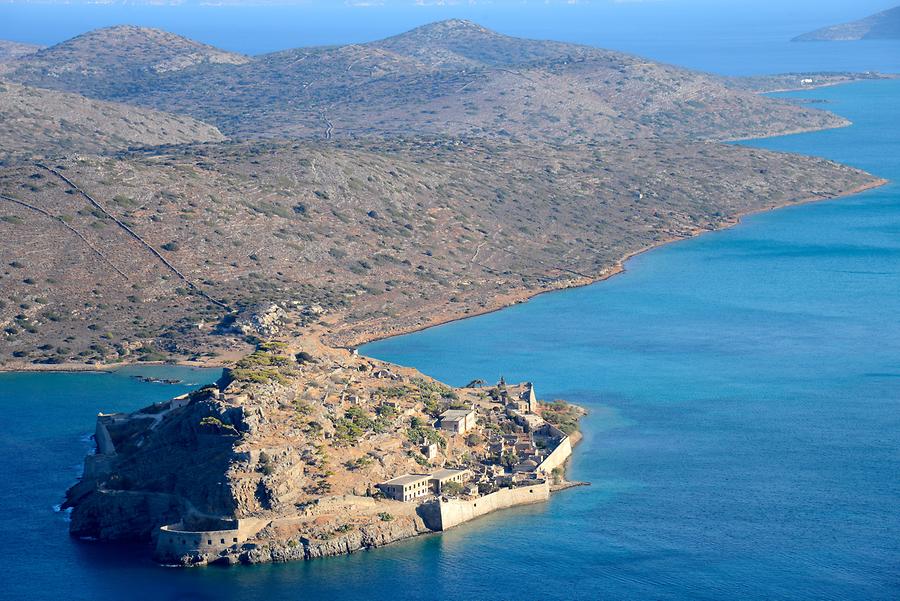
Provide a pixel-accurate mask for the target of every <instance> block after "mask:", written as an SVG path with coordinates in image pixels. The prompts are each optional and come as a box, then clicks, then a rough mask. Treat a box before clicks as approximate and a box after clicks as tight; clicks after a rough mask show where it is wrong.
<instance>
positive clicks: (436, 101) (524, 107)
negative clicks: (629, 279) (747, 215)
mask: <svg viewBox="0 0 900 601" xmlns="http://www.w3.org/2000/svg"><path fill="white" fill-rule="evenodd" d="M8 76H9V77H10V78H12V79H14V80H16V81H19V82H22V83H27V84H29V85H35V86H41V87H49V88H54V89H61V90H67V91H73V92H77V93H80V94H84V95H87V96H91V97H94V98H101V99H105V100H117V101H123V102H128V103H134V104H139V105H143V106H149V107H153V108H156V109H159V110H164V111H168V112H176V113H181V114H187V115H191V116H194V117H196V118H199V119H202V120H204V121H207V122H209V123H213V124H215V125H216V126H218V127H219V128H220V129H221V130H222V131H223V132H225V133H226V134H228V135H234V136H239V137H260V136H262V137H267V138H273V137H274V138H285V137H306V138H309V137H317V138H330V137H348V136H358V135H390V136H396V135H410V134H437V135H449V136H459V135H478V136H483V137H494V138H496V137H499V138H506V139H509V140H520V141H532V142H533V141H544V142H547V141H551V142H555V143H560V142H565V143H573V142H589V141H598V140H608V139H611V138H615V139H630V138H634V137H652V136H666V137H672V136H675V137H683V138H691V139H698V138H700V139H732V138H743V137H751V136H757V135H767V134H775V133H783V132H786V131H796V130H798V129H803V128H818V127H829V126H835V125H840V124H843V123H845V122H844V121H842V120H840V119H838V118H837V117H835V116H833V115H830V114H828V113H824V112H820V111H813V110H809V109H807V108H803V107H799V106H796V105H793V104H790V103H787V102H782V101H777V100H773V99H769V98H763V97H760V96H758V95H756V94H752V93H749V92H746V91H743V90H738V89H735V88H732V87H729V86H728V85H727V82H725V81H724V80H722V79H720V78H717V77H713V76H709V75H705V74H701V73H697V72H693V71H689V70H686V69H681V68H677V67H673V66H668V65H662V64H659V63H654V62H651V61H647V60H644V59H641V58H638V57H634V56H629V55H625V54H621V53H617V52H610V51H605V50H600V49H597V48H592V47H588V46H579V45H574V44H564V43H560V42H548V41H538V40H524V39H518V38H513V37H509V36H504V35H501V34H499V33H496V32H492V31H490V30H487V29H485V28H483V27H480V26H478V25H476V24H474V23H471V22H468V21H460V20H452V21H444V22H440V23H436V24H432V25H426V26H424V27H420V28H418V29H415V30H413V31H410V32H407V33H405V34H402V35H399V36H396V37H392V38H388V39H386V40H381V41H377V42H373V43H368V44H352V45H348V46H340V47H327V48H299V49H295V50H287V51H283V52H277V53H273V54H268V55H265V56H259V57H253V58H247V57H241V56H237V55H233V54H229V53H226V52H223V51H218V50H215V49H212V48H209V47H206V46H202V45H200V44H197V43H196V42H191V41H188V40H185V39H184V38H180V37H178V36H174V35H171V34H165V33H163V32H158V31H155V30H146V29H141V28H133V27H125V28H122V27H120V28H112V29H103V30H98V31H94V32H90V33H88V34H85V35H83V36H79V37H77V38H74V39H72V40H69V41H67V42H63V43H62V44H59V45H57V46H53V47H51V48H47V49H45V50H42V51H40V52H38V53H36V54H34V55H33V56H30V57H26V58H24V59H22V60H21V61H19V62H18V63H17V67H16V69H14V70H13V71H12V72H11V73H10V74H9V75H8Z"/></svg>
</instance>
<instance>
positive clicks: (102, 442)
mask: <svg viewBox="0 0 900 601" xmlns="http://www.w3.org/2000/svg"><path fill="white" fill-rule="evenodd" d="M107 419H109V418H108V417H106V416H103V415H98V416H97V426H96V427H95V428H94V441H95V442H96V443H97V453H99V454H100V455H112V454H113V453H115V452H116V446H115V445H114V444H113V441H112V437H111V436H110V435H109V430H108V429H107V428H106V420H107Z"/></svg>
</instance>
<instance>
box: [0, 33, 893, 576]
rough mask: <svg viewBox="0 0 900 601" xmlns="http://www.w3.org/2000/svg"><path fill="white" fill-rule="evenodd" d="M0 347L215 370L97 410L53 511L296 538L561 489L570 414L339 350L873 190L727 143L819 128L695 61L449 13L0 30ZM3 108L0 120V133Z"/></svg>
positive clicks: (517, 393)
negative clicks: (59, 33)
mask: <svg viewBox="0 0 900 601" xmlns="http://www.w3.org/2000/svg"><path fill="white" fill-rule="evenodd" d="M0 76H2V81H0V112H2V113H4V115H6V116H7V117H8V118H5V119H4V120H2V122H0V208H2V214H0V255H2V256H3V257H7V258H5V259H4V263H5V265H3V266H2V268H0V369H3V370H19V369H29V370H30V369H52V370H56V369H98V368H102V369H105V368H109V367H111V366H114V365H120V364H124V363H138V362H161V361H169V362H181V363H189V364H192V365H216V366H228V369H227V370H226V371H225V374H224V376H223V378H222V380H221V381H220V382H218V383H217V384H216V385H215V386H211V387H207V388H204V389H201V390H198V391H195V392H194V393H192V394H190V395H187V396H185V397H180V398H176V399H172V400H170V401H168V402H164V403H159V404H156V405H151V406H149V407H146V408H144V409H141V410H139V411H136V412H134V413H131V414H128V415H123V414H101V415H100V416H98V419H97V425H96V434H95V438H96V452H95V453H93V454H91V455H90V456H88V457H87V459H86V461H85V470H84V475H83V477H82V479H81V480H80V481H79V482H78V483H77V484H75V485H74V486H73V487H72V488H71V489H70V490H69V491H68V493H67V499H66V503H65V506H66V507H68V508H70V509H71V510H72V514H71V517H72V520H71V524H70V528H71V532H72V534H73V535H75V536H78V537H89V538H95V539H98V540H104V541H144V542H147V543H151V542H152V543H153V544H154V545H155V549H156V556H157V559H159V560H160V561H162V562H164V563H168V564H177V565H201V564H209V563H227V564H232V563H257V562H268V561H287V560H294V559H308V558H313V557H321V556H327V555H338V554H343V553H349V552H353V551H356V550H358V549H365V548H371V547H377V546H381V545H384V544H387V543H390V542H393V541H397V540H401V539H404V538H409V537H412V536H416V535H420V534H425V533H431V532H436V531H441V530H444V529H447V528H451V527H453V526H455V525H457V524H460V523H462V522H465V521H467V520H470V519H473V518H475V517H477V516H479V515H483V514H484V513H487V512H490V511H493V510H495V509H500V508H503V507H510V506H513V505H519V504H522V503H532V502H538V501H542V500H545V499H547V497H548V495H549V494H550V492H551V491H553V490H556V489H559V488H561V487H565V486H568V485H569V483H567V482H566V481H565V474H564V473H563V469H564V464H565V461H566V458H567V457H568V456H569V454H570V453H571V448H572V446H573V445H574V444H575V442H577V440H578V436H579V435H578V420H579V418H580V416H581V415H582V413H583V412H582V411H581V410H580V409H579V408H577V407H574V406H571V405H568V404H566V403H562V402H553V403H542V402H540V401H538V400H537V396H536V394H535V389H534V387H533V386H531V385H529V384H521V385H515V386H508V385H506V383H504V382H502V381H501V382H498V383H497V384H496V385H491V386H488V385H485V384H484V383H482V382H478V381H473V382H472V383H470V385H469V386H466V387H463V388H458V389H453V388H450V387H448V386H445V385H443V384H441V383H439V382H436V381H434V380H432V379H430V378H427V377H425V376H423V375H422V374H420V373H418V372H416V371H415V370H412V369H406V368H402V367H397V366H393V365H389V364H386V363H381V362H378V361H374V360H372V359H368V358H364V357H360V356H358V355H357V354H354V353H353V352H352V351H348V350H347V347H348V346H352V345H359V344H362V343H364V342H368V341H371V340H374V339H377V338H381V337H384V336H392V335H397V334H400V333H405V332H410V331H414V330H418V329H421V328H424V327H428V326H430V325H435V324H438V323H444V322H447V321H450V320H454V319H461V318H464V317H469V316H473V315H477V314H482V313H485V312H488V311H493V310H496V309H499V308H502V307H505V306H509V305H511V304H513V303H517V302H521V301H524V300H525V299H527V298H530V297H532V296H534V295H536V294H540V293H543V292H547V291H550V290H559V289H563V288H570V287H574V286H581V285H585V284H588V283H590V282H594V281H597V280H599V279H603V278H606V277H610V276H612V275H614V274H615V273H619V272H620V271H621V270H622V262H623V260H624V259H625V258H628V257H631V256H634V255H635V254H637V253H639V252H643V251H645V250H647V249H649V248H653V247H656V246H659V245H661V244H665V243H667V242H672V241H676V240H682V239H685V238H688V237H691V236H695V235H699V234H701V233H703V232H708V231H713V230H717V229H721V228H725V227H730V226H731V225H734V224H735V223H737V221H738V220H739V219H740V217H741V216H742V215H746V214H748V213H752V212H757V211H764V210H769V209H772V208H775V207H780V206H785V205H790V204H796V203H799V202H810V201H815V200H823V199H828V198H835V197H837V196H841V195H846V194H851V193H856V192H859V191H861V190H865V189H868V188H871V187H874V186H878V185H881V184H883V183H885V182H884V180H880V179H878V178H875V177H874V176H872V175H870V174H868V173H865V172H862V171H860V170H858V169H853V168H850V167H846V166H842V165H838V164H836V163H833V162H831V161H826V160H824V159H817V158H812V157H802V156H798V155H789V154H781V153H774V152H769V151H766V150H760V149H754V148H746V147H742V146H739V145H734V144H726V143H724V142H725V141H733V140H737V139H748V138H758V137H764V136H772V135H784V134H788V133H796V132H800V131H814V130H821V129H827V128H834V127H843V126H846V125H848V123H849V122H848V121H847V120H845V119H843V118H841V117H838V116H837V115H834V114H831V113H827V112H824V111H820V110H815V109H812V108H809V107H807V106H801V105H798V104H796V103H794V102H791V101H788V100H784V99H775V98H770V97H764V96H760V95H759V92H762V91H771V90H773V89H792V88H800V89H805V88H809V87H816V86H820V85H833V84H836V83H841V82H844V81H849V80H853V79H859V78H876V77H881V75H878V74H865V75H862V76H861V75H859V74H846V73H844V74H842V73H831V74H807V73H804V74H786V75H779V76H769V77H755V78H723V77H718V76H712V75H708V74H703V73H697V72H693V71H690V70H686V69H682V68H678V67H674V66H670V65H663V64H659V63H654V62H652V61H649V60H647V59H644V58H641V57H635V56H630V55H625V54H621V53H618V52H613V51H608V50H603V49H598V48H592V47H588V46H578V45H573V44H565V43H559V42H553V41H542V40H525V39H519V38H514V37H510V36H506V35H503V34H500V33H497V32H494V31H491V30H488V29H486V28H484V27H481V26H480V25H478V24H476V23H472V22H469V21H461V20H449V21H442V22H438V23H432V24H428V25H425V26H422V27H419V28H416V29H414V30H412V31H409V32H406V33H403V34H399V35H396V36H392V37H390V38H386V39H383V40H377V41H374V42H369V43H365V44H349V45H345V46H339V47H318V48H296V49H289V50H284V51H281V52H275V53H271V54H266V55H261V56H254V57H250V56H243V55H239V54H235V53H232V52H228V51H225V50H221V49H217V48H213V47H211V46H208V45H205V44H202V43H199V42H196V41H194V40H189V39H187V38H183V37H181V36H177V35H175V34H171V33H168V32H164V31H160V30H155V29H148V28H144V27H135V26H116V27H110V28H104V29H100V30H95V31H91V32H86V33H84V34H82V35H79V36H76V37H75V38H72V39H70V40H66V41H63V42H60V43H59V44H55V45H54V46H51V47H49V48H44V49H37V48H30V47H29V48H23V47H20V46H16V45H11V44H6V45H2V44H0ZM3 125H6V126H7V127H5V128H4V127H2V126H3Z"/></svg>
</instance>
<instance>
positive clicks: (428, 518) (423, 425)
mask: <svg viewBox="0 0 900 601" xmlns="http://www.w3.org/2000/svg"><path fill="white" fill-rule="evenodd" d="M582 414H583V411H582V410H581V409H580V408H578V407H576V406H573V405H569V404H567V403H564V402H562V401H556V402H552V403H546V402H541V401H539V400H538V398H537V395H536V392H535V387H534V385H533V384H531V383H524V384H518V385H507V384H506V383H505V382H504V381H503V380H502V378H501V381H500V382H498V383H497V384H496V385H493V386H488V385H486V384H485V383H484V382H482V381H480V380H476V381H473V382H471V383H469V384H468V385H467V386H466V387H463V388H456V389H454V388H450V387H448V386H445V385H443V384H441V383H439V382H437V381H435V380H432V379H430V378H427V377H425V376H423V375H422V374H420V373H418V372H416V371H415V370H413V369H408V368H402V367H398V366H395V365H390V364H387V363H382V362H379V361H376V360H373V359H369V358H365V357H361V356H359V355H358V354H357V353H356V352H355V351H347V350H345V349H330V348H328V347H325V346H323V345H319V344H316V343H315V341H310V340H303V341H293V342H290V343H289V342H284V341H269V342H266V343H262V344H260V345H259V348H258V349H257V350H256V351H255V352H254V353H252V354H251V355H249V356H248V357H246V358H245V359H242V360H241V361H239V362H238V363H237V364H236V365H235V367H234V368H232V369H229V370H226V372H225V374H224V375H223V377H222V379H221V380H220V381H219V382H218V383H216V384H214V385H211V386H207V387H205V388H202V389H200V390H197V391H195V392H193V393H191V394H187V395H183V396H179V397H176V398H174V399H171V400H169V401H166V402H162V403H157V404H154V405H151V406H149V407H145V408H143V409H140V410H139V411H136V412H134V413H131V414H119V413H114V414H105V413H101V414H99V415H98V417H97V423H96V431H95V434H94V439H95V442H96V451H95V452H94V453H93V454H91V455H88V456H87V457H86V459H85V469H84V476H83V477H82V479H81V480H80V481H79V482H78V483H77V484H75V485H74V486H73V487H72V488H71V489H70V490H69V491H68V493H67V500H66V503H65V505H64V506H65V507H67V508H68V507H70V508H72V520H71V532H72V534H73V535H75V536H78V537H89V538H93V539H99V540H104V541H125V540H129V541H135V540H136V541H144V542H152V543H153V545H154V548H155V553H154V556H155V558H156V559H157V560H158V561H160V562H162V563H165V564H170V565H181V566H193V565H205V564H212V563H214V564H225V565H230V564H237V563H260V562H272V561H290V560H301V559H310V558H315V557H324V556H331V555H340V554H345V553H352V552H354V551H357V550H361V549H368V548H373V547H379V546H382V545H385V544H388V543H391V542H394V541H398V540H402V539H405V538H410V537H413V536H417V535H421V534H426V533H432V532H440V531H442V530H446V529H448V528H452V527H454V526H457V525H459V524H462V523H464V522H467V521H469V520H472V519H474V518H477V517H479V516H482V515H485V514H487V513H490V512H492V511H495V510H498V509H504V508H508V507H513V506H516V505H523V504H529V503H537V502H541V501H546V500H547V499H548V498H549V495H550V493H551V491H555V490H560V489H562V488H566V487H569V486H572V485H574V484H577V483H571V482H567V481H566V479H565V474H564V465H565V462H566V460H567V459H568V458H569V456H570V455H571V453H572V445H573V444H574V443H576V442H577V441H578V439H579V437H580V434H579V432H578V420H579V418H580V417H581V415H582Z"/></svg>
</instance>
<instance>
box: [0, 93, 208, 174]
mask: <svg viewBox="0 0 900 601" xmlns="http://www.w3.org/2000/svg"><path fill="white" fill-rule="evenodd" d="M224 139H225V137H224V136H223V135H222V134H221V133H220V132H219V130H218V129H216V128H215V127H213V126H211V125H207V124H205V123H201V122H199V121H197V120H196V119H192V118H191V117H185V116H181V115H171V114H167V113H162V112H160V111H155V110H152V109H147V108H141V107H135V106H129V105H125V104H118V103H112V102H104V101H100V100H91V99H89V98H85V97H83V96H79V95H77V94H68V93H65V92H57V91H53V90H46V89H41V88H32V87H28V86H22V85H19V84H14V83H10V82H4V81H2V80H0V164H2V162H4V161H9V160H11V159H13V158H16V157H20V158H21V157H29V156H42V157H46V156H52V155H61V154H71V153H73V152H82V153H101V152H107V151H110V150H125V149H127V148H129V147H137V146H158V145H160V144H183V143H185V142H220V141H222V140H224Z"/></svg>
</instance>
